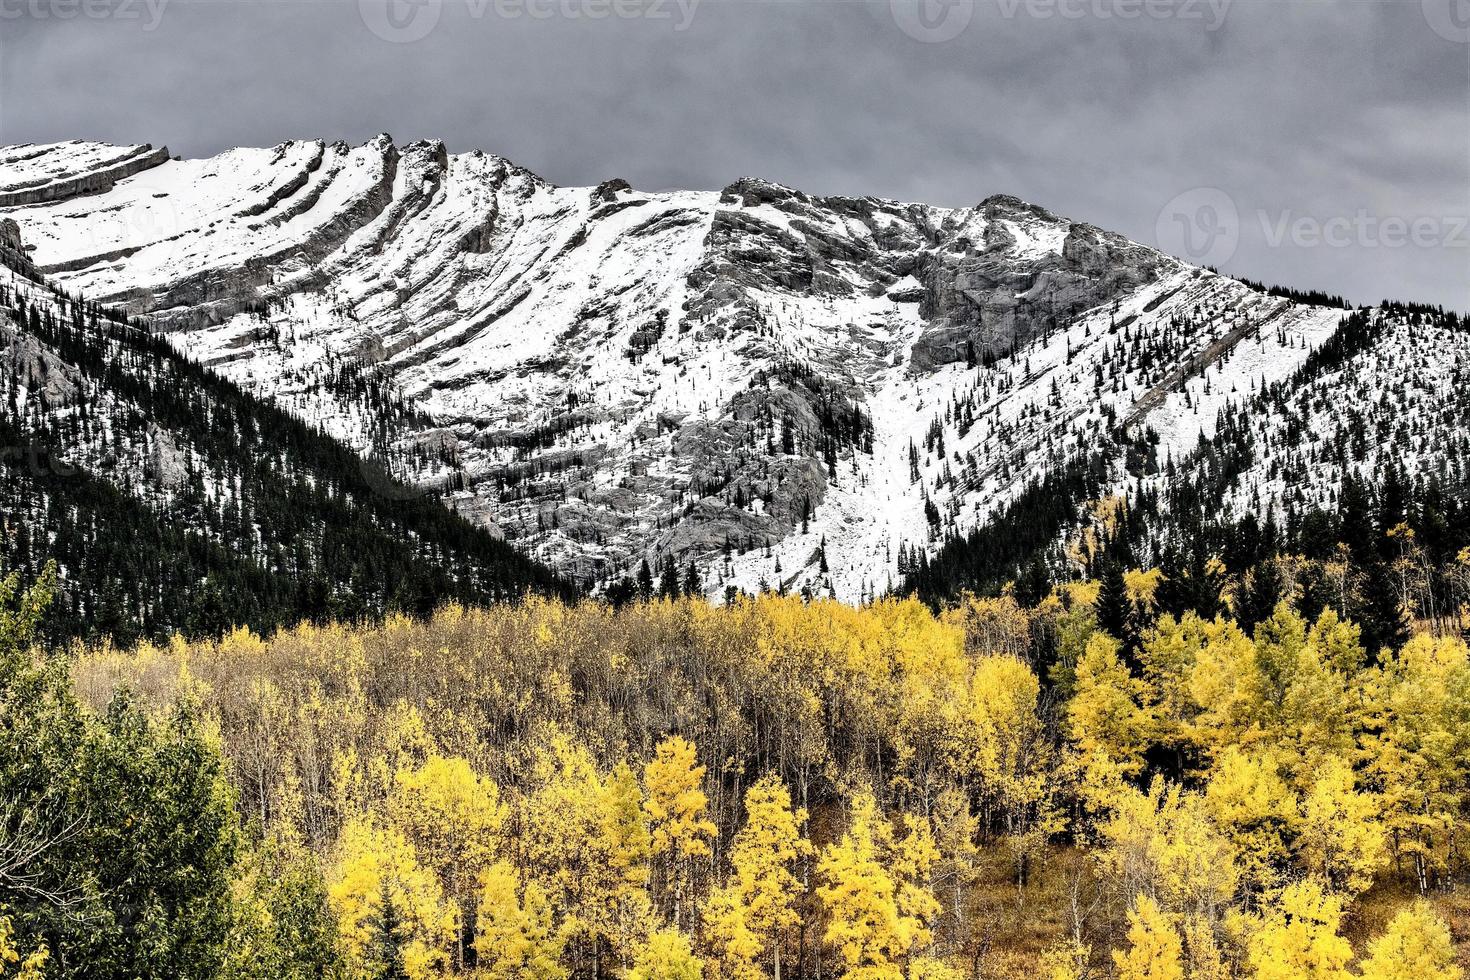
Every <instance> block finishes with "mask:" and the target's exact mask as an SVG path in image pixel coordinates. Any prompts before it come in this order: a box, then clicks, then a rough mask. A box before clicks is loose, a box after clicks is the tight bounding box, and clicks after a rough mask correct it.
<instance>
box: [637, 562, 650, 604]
mask: <svg viewBox="0 0 1470 980" xmlns="http://www.w3.org/2000/svg"><path fill="white" fill-rule="evenodd" d="M638 598H640V599H652V598H653V570H652V569H651V568H649V567H648V559H647V558H645V559H643V562H642V563H641V564H640V565H639V566H638Z"/></svg>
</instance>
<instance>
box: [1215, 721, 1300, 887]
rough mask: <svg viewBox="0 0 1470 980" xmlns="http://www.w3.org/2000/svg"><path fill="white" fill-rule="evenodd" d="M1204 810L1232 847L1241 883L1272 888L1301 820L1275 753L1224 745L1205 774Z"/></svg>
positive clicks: (1265, 749) (1294, 794)
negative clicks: (1289, 842) (1292, 836)
mask: <svg viewBox="0 0 1470 980" xmlns="http://www.w3.org/2000/svg"><path fill="white" fill-rule="evenodd" d="M1205 807H1206V809H1207V810H1208V811H1209V814H1210V818H1211V820H1213V821H1214V823H1215V826H1217V827H1219V828H1220V830H1221V832H1222V833H1224V834H1225V835H1226V836H1227V837H1228V838H1229V839H1230V842H1231V843H1232V844H1233V845H1234V849H1235V856H1236V861H1237V863H1238V865H1239V867H1240V874H1241V878H1242V879H1243V880H1244V881H1245V882H1246V883H1247V884H1248V885H1250V886H1251V887H1253V888H1255V889H1257V890H1260V889H1264V888H1267V887H1269V886H1271V885H1272V884H1274V883H1275V882H1276V879H1277V876H1278V874H1279V872H1280V869H1281V868H1283V867H1284V866H1285V865H1286V863H1287V861H1288V860H1289V858H1290V856H1291V851H1290V849H1289V847H1288V844H1287V841H1288V838H1289V837H1290V835H1291V833H1292V831H1293V829H1294V828H1295V826H1296V824H1297V821H1298V820H1299V818H1300V814H1299V809H1298V805H1297V797H1296V793H1295V792H1294V791H1293V790H1292V788H1291V787H1290V786H1288V785H1287V783H1286V780H1285V779H1284V778H1283V777H1282V775H1281V764H1280V762H1279V761H1278V759H1277V753H1276V751H1275V749H1273V748H1270V747H1265V748H1261V749H1256V750H1245V749H1241V748H1240V747H1238V746H1234V745H1230V746H1226V747H1225V748H1224V750H1223V751H1222V752H1221V753H1220V755H1219V756H1218V757H1217V758H1216V760H1215V764H1214V766H1213V767H1212V768H1211V769H1210V773H1209V782H1208V784H1207V785H1206V787H1205Z"/></svg>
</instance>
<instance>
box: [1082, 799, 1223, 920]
mask: <svg viewBox="0 0 1470 980" xmlns="http://www.w3.org/2000/svg"><path fill="white" fill-rule="evenodd" d="M1101 835H1102V838H1103V841H1104V842H1105V847H1104V848H1103V850H1102V853H1101V854H1100V858H1101V861H1102V864H1103V866H1104V867H1105V868H1106V869H1108V870H1109V871H1111V872H1112V873H1113V874H1114V875H1115V876H1116V877H1117V878H1118V879H1119V881H1120V883H1121V885H1122V887H1123V892H1124V894H1126V895H1139V894H1143V895H1147V896H1149V897H1151V898H1153V899H1155V900H1156V901H1157V902H1158V903H1159V905H1160V906H1161V907H1162V908H1163V909H1164V910H1165V911H1167V912H1170V913H1174V914H1177V915H1182V916H1187V917H1190V918H1198V919H1203V920H1204V921H1206V922H1211V923H1214V922H1217V921H1219V919H1220V918H1221V916H1222V915H1223V912H1224V909H1225V908H1227V907H1228V906H1229V905H1230V903H1231V902H1232V901H1233V899H1234V897H1235V891H1236V888H1237V886H1238V885H1239V883H1240V872H1239V869H1238V868H1237V867H1236V865H1235V852H1234V848H1233V847H1232V846H1231V844H1230V841H1229V839H1228V838H1227V837H1226V836H1225V835H1224V834H1223V833H1221V831H1220V829H1219V828H1218V827H1216V826H1215V824H1214V821H1213V820H1211V819H1210V813H1209V809H1208V807H1207V806H1206V803H1205V800H1204V798H1203V797H1202V796H1201V795H1200V794H1199V793H1193V792H1189V791H1186V790H1184V789H1183V788H1182V787H1180V786H1178V785H1176V784H1170V783H1168V782H1166V781H1165V780H1163V779H1161V778H1157V777H1155V779H1154V781H1153V783H1152V785H1151V786H1150V787H1149V791H1148V793H1140V792H1139V791H1138V790H1136V789H1132V788H1127V789H1124V790H1123V791H1122V792H1120V793H1119V794H1118V799H1117V803H1116V808H1115V810H1114V812H1113V815H1112V817H1111V818H1109V819H1108V821H1107V822H1106V823H1105V824H1104V825H1103V826H1102V828H1101Z"/></svg>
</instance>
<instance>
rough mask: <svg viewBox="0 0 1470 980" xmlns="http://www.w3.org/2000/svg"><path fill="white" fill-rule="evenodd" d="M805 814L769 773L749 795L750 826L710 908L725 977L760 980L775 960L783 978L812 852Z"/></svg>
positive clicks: (708, 922) (707, 914) (708, 918)
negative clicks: (801, 871) (784, 952)
mask: <svg viewBox="0 0 1470 980" xmlns="http://www.w3.org/2000/svg"><path fill="white" fill-rule="evenodd" d="M805 824H806V811H805V810H801V809H798V810H792V808H791V792H790V791H789V790H788V789H787V788H786V786H785V785H784V784H783V783H782V782H781V779H780V777H779V776H776V775H775V774H768V775H766V776H763V777H761V778H760V779H759V780H757V781H756V782H755V784H754V785H752V786H751V787H750V789H748V790H746V792H745V825H744V826H743V827H741V828H740V830H739V832H737V833H736V834H735V840H734V841H733V843H732V844H731V846H730V877H729V878H728V880H726V882H725V884H724V885H723V886H722V887H720V888H717V889H715V891H714V892H713V893H712V894H711V895H710V898H709V902H708V903H707V904H706V905H705V911H704V924H705V934H706V936H707V937H708V939H709V941H710V944H711V946H713V947H714V949H715V951H716V953H717V955H718V956H719V962H720V975H721V976H722V977H730V978H733V980H757V978H759V977H761V976H763V974H762V971H761V969H760V967H759V966H758V965H757V964H759V963H760V962H761V961H762V960H763V959H767V958H769V961H770V963H771V970H772V974H773V976H774V977H775V978H776V980H780V978H781V948H782V946H783V944H784V939H785V934H786V932H787V931H788V930H790V929H792V928H793V927H795V926H796V925H797V924H798V923H799V922H800V921H801V918H800V915H799V914H798V912H797V909H796V900H797V898H798V896H799V894H800V888H801V883H800V882H799V881H798V880H797V878H796V862H797V860H798V859H799V858H801V857H802V856H804V855H807V854H810V853H811V844H809V843H807V841H806V839H805V838H804V837H802V835H801V830H802V827H803V826H804V825H805Z"/></svg>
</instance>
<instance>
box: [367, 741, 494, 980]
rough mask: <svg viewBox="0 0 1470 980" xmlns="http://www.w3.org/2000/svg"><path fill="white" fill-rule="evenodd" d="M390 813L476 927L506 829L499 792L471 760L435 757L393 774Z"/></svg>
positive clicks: (461, 954)
mask: <svg viewBox="0 0 1470 980" xmlns="http://www.w3.org/2000/svg"><path fill="white" fill-rule="evenodd" d="M387 813H388V819H389V821H390V822H391V823H392V825H393V826H394V827H396V828H398V829H399V830H400V831H402V832H403V834H404V835H405V836H406V837H408V839H409V840H410V841H412V842H413V845H414V851H415V853H416V854H417V855H418V856H419V860H421V861H422V862H423V863H424V864H425V865H427V866H428V867H429V868H430V869H431V870H432V871H433V872H434V874H435V875H436V876H437V877H438V878H439V884H440V886H441V887H442V888H443V889H444V892H445V894H446V895H447V896H448V897H449V899H450V900H451V901H453V902H454V903H455V905H456V906H457V907H458V909H459V915H460V921H461V923H462V924H463V925H464V926H465V927H466V928H468V927H470V926H472V925H473V924H474V921H475V915H474V899H475V890H476V885H477V882H478V880H479V877H480V874H481V872H483V871H484V870H485V869H486V868H488V867H489V866H490V863H491V862H492V861H493V860H494V858H495V855H496V851H497V849H498V847H499V842H500V835H501V830H502V828H503V827H504V824H505V818H506V810H505V807H504V805H503V804H502V803H501V802H500V790H499V788H498V787H497V786H496V785H495V783H494V782H492V781H491V780H489V779H486V778H483V777H481V776H478V775H476V774H475V771H474V770H473V769H471V768H470V764H469V762H468V761H467V760H465V759H458V758H446V757H444V756H441V755H438V754H431V755H429V757H428V758H427V759H426V760H425V761H424V763H423V765H421V766H416V767H412V768H404V769H399V770H398V771H397V772H396V773H395V774H394V779H393V788H392V791H391V792H390V793H389V796H388V801H387ZM463 933H464V930H463V929H462V930H461V935H460V937H459V940H458V941H457V942H456V944H455V958H454V963H455V966H456V967H462V966H464V962H465V949H466V948H467V946H468V939H469V938H470V937H467V936H465V935H464V934H463Z"/></svg>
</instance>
